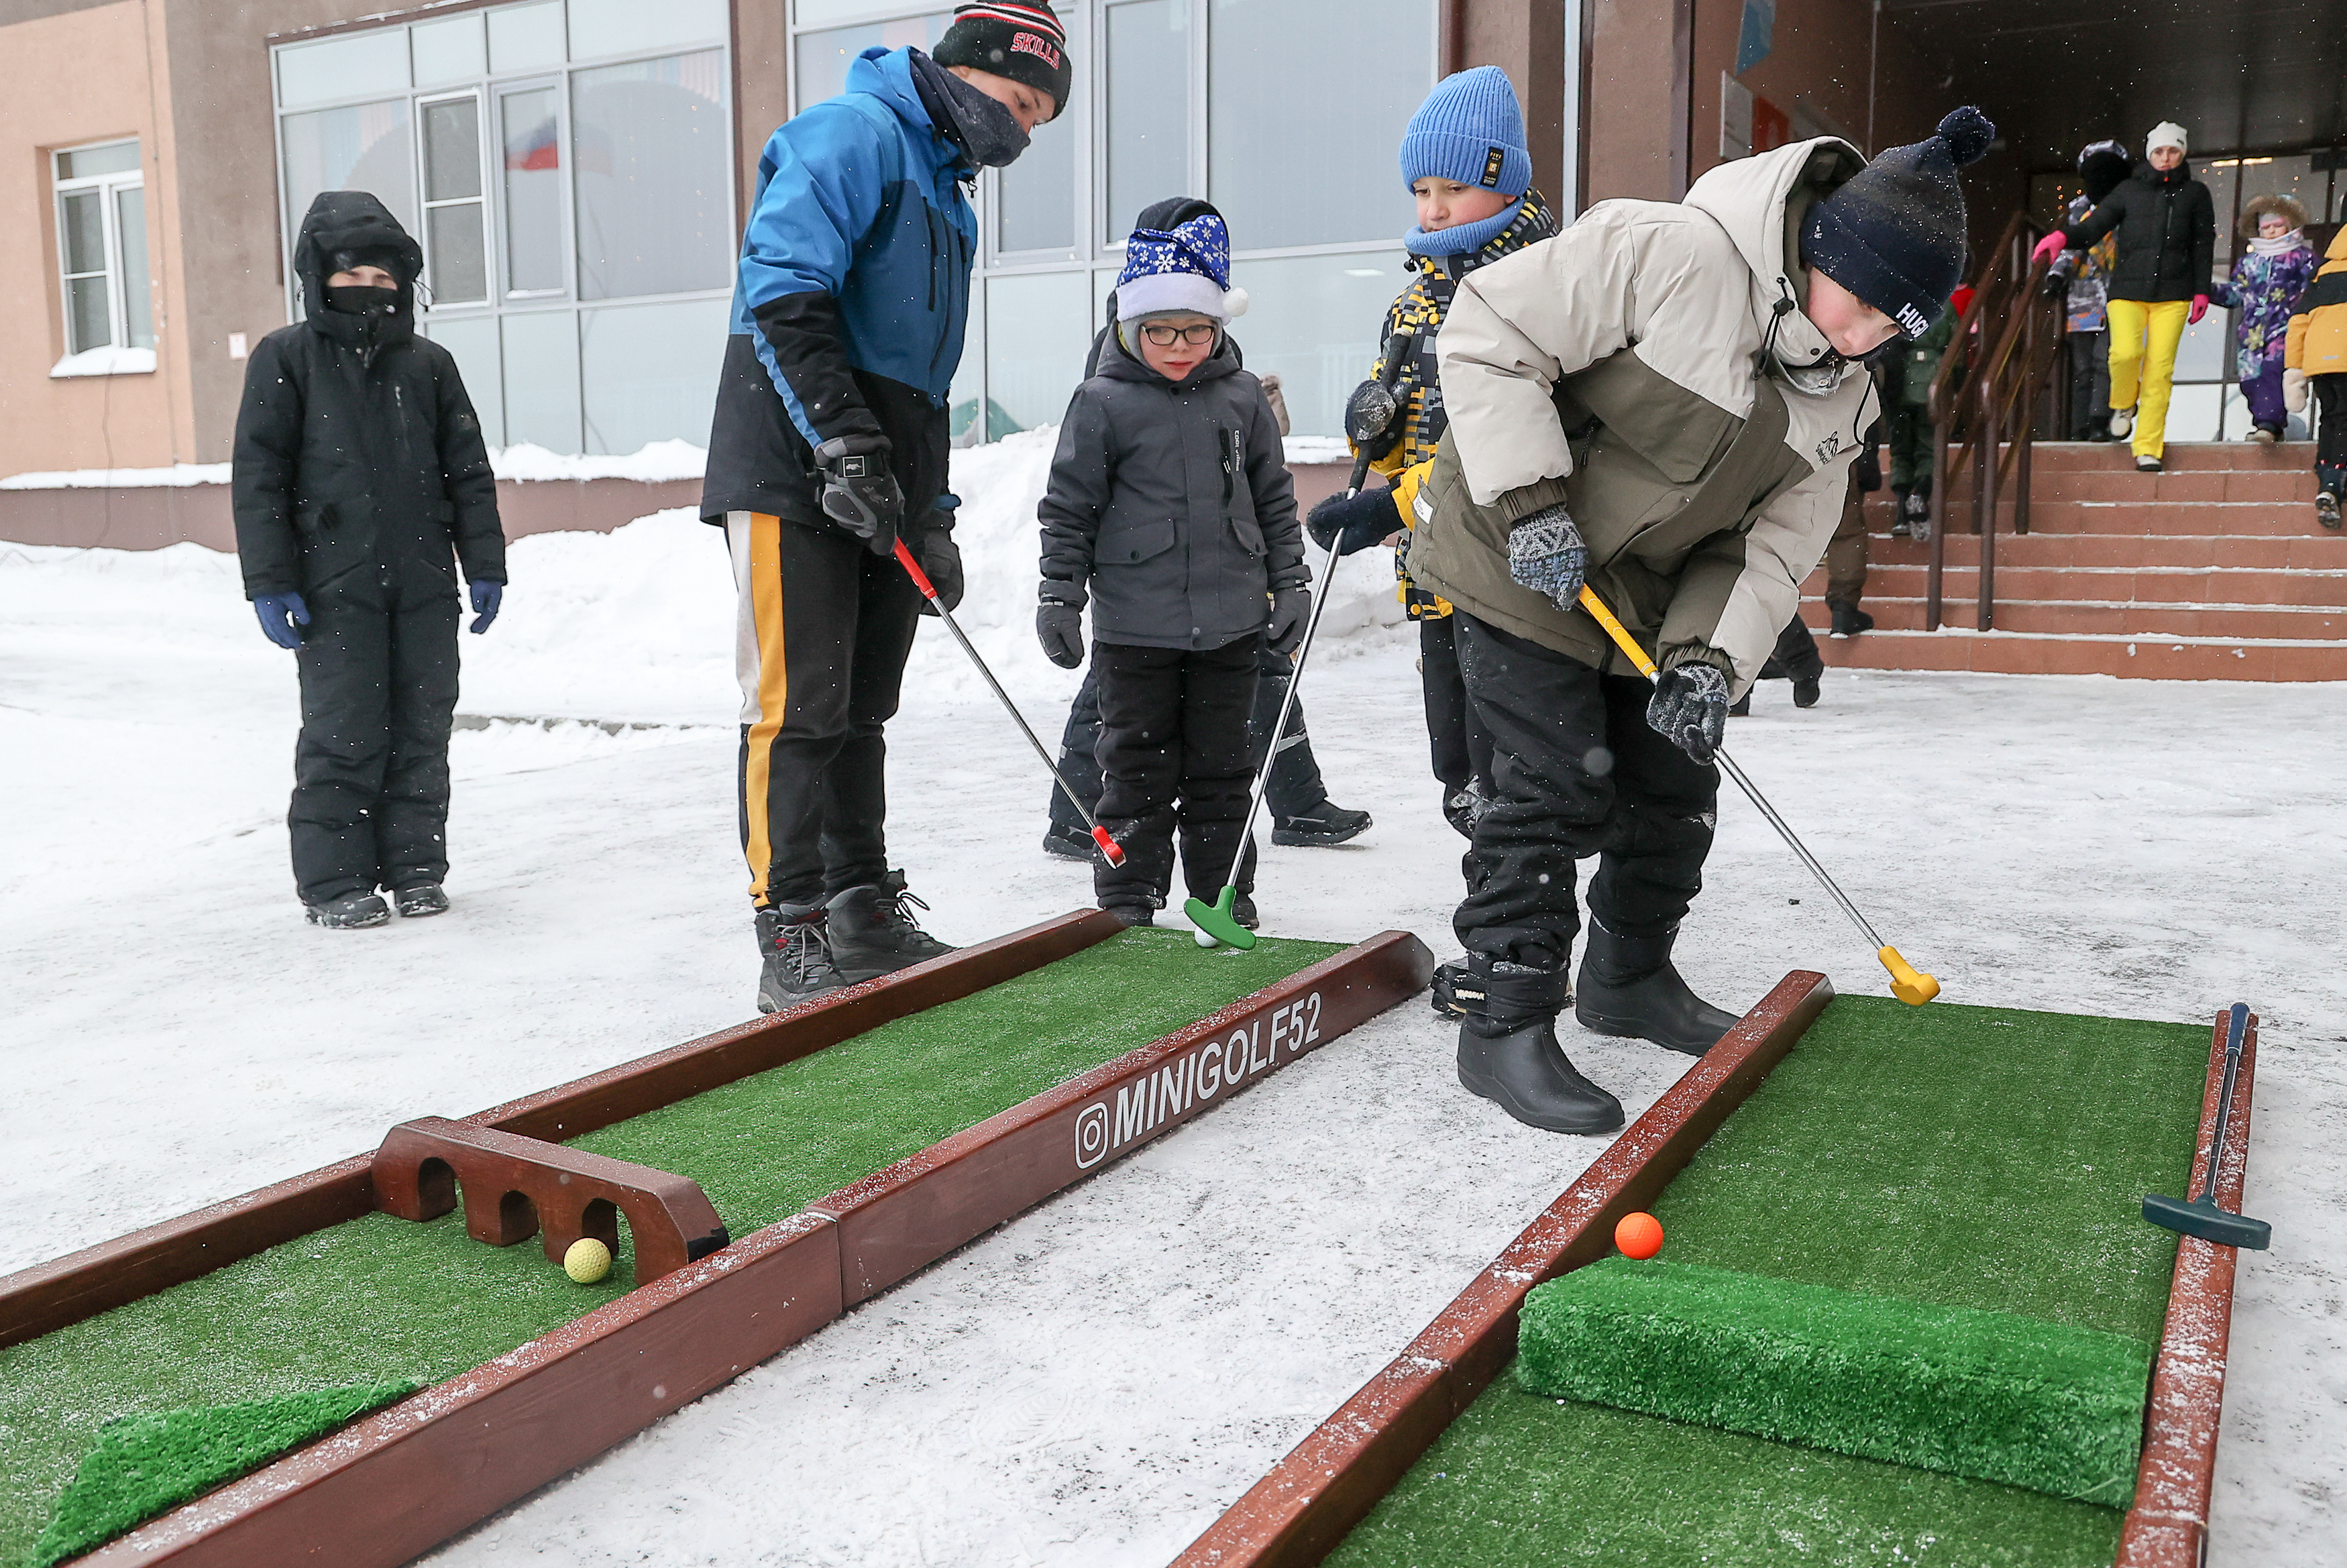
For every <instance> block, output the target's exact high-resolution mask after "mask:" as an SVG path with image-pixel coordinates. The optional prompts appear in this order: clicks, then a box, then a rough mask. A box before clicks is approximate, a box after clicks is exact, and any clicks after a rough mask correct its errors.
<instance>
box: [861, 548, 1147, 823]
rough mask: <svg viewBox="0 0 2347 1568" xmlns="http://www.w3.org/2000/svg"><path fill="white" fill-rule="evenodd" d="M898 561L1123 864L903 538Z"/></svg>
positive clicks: (1063, 791)
mask: <svg viewBox="0 0 2347 1568" xmlns="http://www.w3.org/2000/svg"><path fill="white" fill-rule="evenodd" d="M897 565H899V566H901V567H903V568H904V569H905V571H906V575H907V576H909V577H910V578H911V579H913V586H914V587H915V588H917V589H920V590H921V597H922V598H923V599H926V600H928V601H929V608H930V609H931V610H936V611H937V612H938V620H942V621H944V622H945V623H946V630H948V631H950V632H952V633H953V640H954V641H956V642H958V643H960V644H961V651H963V652H964V653H967V654H969V661H970V662H971V663H972V664H975V665H977V666H978V672H979V674H981V675H983V676H985V677H986V683H987V684H988V685H989V686H991V687H993V688H994V694H995V695H996V696H997V697H999V698H1000V699H1001V700H1002V706H1003V710H1004V712H1008V713H1009V714H1010V717H1011V720H1012V722H1014V723H1017V724H1018V726H1019V733H1020V734H1022V735H1024V736H1026V737H1027V743H1028V744H1029V745H1030V746H1032V747H1034V748H1035V754H1036V755H1037V756H1039V757H1040V758H1042V759H1043V765H1044V766H1045V767H1047V768H1049V769H1051V777H1052V778H1053V779H1054V780H1055V781H1056V782H1057V783H1058V784H1059V786H1060V793H1061V794H1064V795H1066V796H1067V797H1068V804H1070V805H1072V806H1074V807H1075V808H1076V810H1077V811H1078V812H1079V813H1081V815H1082V816H1083V819H1084V825H1086V826H1087V827H1089V828H1091V829H1092V842H1093V843H1094V844H1097V845H1100V852H1101V853H1102V855H1103V856H1107V857H1108V863H1109V864H1110V865H1111V866H1122V865H1123V864H1124V850H1123V848H1122V846H1121V845H1119V844H1118V843H1117V841H1116V840H1115V839H1113V838H1111V837H1110V836H1109V835H1108V829H1107V828H1105V827H1102V825H1100V824H1099V823H1097V822H1095V821H1093V820H1092V813H1091V812H1090V811H1088V810H1086V809H1085V807H1084V803H1083V802H1082V801H1081V800H1078V799H1077V798H1076V792H1075V791H1074V790H1071V789H1070V788H1069V787H1068V781H1067V780H1066V779H1064V778H1061V776H1060V764H1057V763H1055V762H1053V761H1052V760H1051V753H1049V752H1047V751H1045V750H1044V749H1043V743H1042V742H1040V741H1039V740H1037V739H1036V738H1035V732H1034V731H1033V730H1031V729H1030V728H1029V727H1028V725H1027V719H1026V715H1024V714H1022V713H1021V712H1019V704H1018V703H1016V702H1012V701H1011V700H1010V692H1006V691H1004V690H1003V689H1002V682H999V681H997V680H996V679H995V678H994V671H991V670H989V669H988V668H987V667H986V661H985V660H983V659H981V658H979V654H978V650H977V649H975V648H973V647H971V646H970V641H969V638H967V637H965V636H963V635H962V630H961V627H960V626H959V625H958V624H957V623H956V622H955V620H954V618H953V611H952V610H948V609H947V608H946V606H945V600H941V599H939V598H938V587H937V584H935V583H933V582H931V581H930V580H929V574H928V572H925V571H923V570H922V569H921V563H920V562H919V561H917V560H915V559H913V552H912V551H910V550H908V549H907V548H905V541H904V540H902V539H898V540H897Z"/></svg>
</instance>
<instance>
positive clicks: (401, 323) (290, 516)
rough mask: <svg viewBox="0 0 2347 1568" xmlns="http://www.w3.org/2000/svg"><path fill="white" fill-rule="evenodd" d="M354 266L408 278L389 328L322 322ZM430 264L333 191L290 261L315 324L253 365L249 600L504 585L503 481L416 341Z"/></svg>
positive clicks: (426, 349)
mask: <svg viewBox="0 0 2347 1568" xmlns="http://www.w3.org/2000/svg"><path fill="white" fill-rule="evenodd" d="M361 263H371V264H373V265H375V266H380V267H384V268H385V269H387V270H388V271H389V272H391V273H392V274H393V275H394V276H395V277H396V278H397V279H398V280H399V287H398V290H397V291H396V292H397V303H396V304H395V306H394V308H393V309H392V311H391V312H390V313H388V314H384V315H374V316H363V315H358V314H354V313H351V312H348V311H337V310H332V309H329V308H328V306H327V301H326V279H327V278H328V277H329V276H330V275H331V274H333V273H334V272H341V271H345V270H347V269H348V268H349V267H351V266H354V265H358V264H361ZM423 266H424V252H423V251H422V250H421V249H420V248H419V247H418V246H417V245H416V243H415V241H414V240H413V239H411V238H410V237H409V236H408V233H407V231H405V229H402V228H401V227H400V225H399V220H397V219H395V218H394V217H393V216H392V215H391V213H390V212H389V211H388V210H385V209H384V205H383V203H382V202H380V201H378V200H375V199H374V197H373V196H370V195H368V194H367V193H366V192H364V191H362V190H329V191H326V192H324V193H323V195H321V196H320V197H319V198H318V199H317V200H315V201H313V202H312V203H311V204H310V211H309V215H308V216H307V217H305V218H304V219H303V220H302V232H301V236H300V238H299V239H298V240H297V241H295V244H294V249H293V270H294V273H295V275H296V277H297V278H298V280H299V281H300V282H301V285H302V303H303V306H304V309H305V312H306V316H307V319H306V320H303V321H301V322H297V323H293V324H292V325H291V326H284V327H280V328H278V329H277V330H276V331H275V332H273V333H270V334H269V335H268V336H267V337H265V338H263V339H261V342H260V343H258V344H256V345H255V346H254V348H253V352H252V357H251V360H250V361H248V362H247V364H246V367H245V375H244V401H243V403H242V405H241V407H240V408H239V409H238V411H237V419H236V446H235V466H234V471H233V475H232V483H231V501H232V505H233V507H234V509H235V514H236V538H237V552H238V557H239V564H240V565H241V568H242V569H243V574H244V587H245V596H246V597H247V598H249V599H257V598H259V597H261V595H263V594H276V593H301V594H304V595H318V594H340V595H343V596H346V597H349V598H352V599H354V600H364V601H367V602H388V601H390V600H393V599H396V598H400V597H404V596H406V595H411V594H417V593H423V594H433V593H439V592H447V593H449V594H451V595H453V594H454V592H455V590H456V570H455V567H456V559H452V557H453V558H461V559H462V561H463V563H464V568H465V576H466V579H467V580H470V581H475V582H503V581H504V580H505V579H506V559H505V532H504V529H503V528H502V527H501V525H500V524H499V522H498V518H497V477H496V476H495V475H494V474H493V473H492V472H491V470H490V467H489V455H488V450H487V446H486V445H485V444H484V443H483V441H482V438H481V424H480V420H479V418H478V417H477V415H475V414H474V412H473V404H472V400H471V399H470V398H469V397H467V396H466V394H465V383H464V378H463V377H462V376H460V375H459V374H457V372H456V360H455V359H453V358H452V357H450V355H449V353H448V351H447V350H446V349H445V348H443V347H441V346H440V345H439V344H438V343H434V342H433V341H432V340H431V339H429V338H426V337H420V336H417V335H416V333H415V285H416V280H417V276H418V274H419V273H421V272H422V271H423Z"/></svg>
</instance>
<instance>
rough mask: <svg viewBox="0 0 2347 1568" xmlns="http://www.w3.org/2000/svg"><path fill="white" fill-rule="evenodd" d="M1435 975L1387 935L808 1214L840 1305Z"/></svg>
mask: <svg viewBox="0 0 2347 1568" xmlns="http://www.w3.org/2000/svg"><path fill="white" fill-rule="evenodd" d="M1433 974H1434V956H1433V955H1432V954H1431V953H1430V952H1428V951H1427V949H1426V946H1425V944H1423V943H1421V942H1420V941H1419V939H1418V938H1415V937H1413V936H1410V935H1409V934H1408V933H1407V932H1402V931H1388V932H1386V933H1384V934H1383V935H1382V936H1378V937H1373V938H1370V939H1369V940H1368V941H1366V942H1363V943H1362V944H1360V945H1359V946H1358V947H1355V948H1347V949H1346V950H1345V951H1343V952H1341V953H1337V954H1333V955H1331V956H1330V957H1328V958H1325V959H1323V960H1322V961H1321V962H1319V963H1317V964H1315V965H1313V966H1312V967H1311V968H1308V969H1304V970H1300V971H1299V972H1297V973H1296V974H1295V975H1292V976H1290V977H1289V978H1288V979H1285V980H1282V981H1280V982H1279V983H1278V984H1276V985H1272V986H1266V987H1265V988H1264V989H1261V990H1259V991H1256V992H1255V994H1254V995H1252V996H1249V997H1245V998H1242V999H1239V1000H1238V1001H1235V1002H1233V1003H1232V1004H1231V1005H1230V1006H1228V1007H1226V1008H1224V1009H1221V1010H1220V1011H1217V1012H1214V1013H1210V1014H1208V1015H1207V1016H1206V1017H1204V1018H1202V1019H1200V1020H1198V1021H1197V1022H1195V1023H1194V1024H1191V1025H1189V1026H1188V1027H1187V1028H1184V1029H1181V1030H1176V1031H1174V1032H1173V1033H1172V1034H1169V1035H1167V1036H1166V1037H1165V1038H1164V1039H1163V1040H1158V1041H1156V1042H1155V1043H1154V1044H1152V1045H1145V1046H1143V1047H1142V1048H1141V1049H1140V1050H1135V1051H1132V1052H1130V1053H1128V1054H1127V1055H1124V1056H1122V1057H1119V1058H1118V1059H1117V1060H1116V1061H1111V1062H1106V1063H1103V1064H1102V1065H1101V1066H1099V1067H1096V1068H1094V1069H1092V1071H1089V1072H1087V1073H1084V1074H1083V1075H1082V1076H1081V1077H1078V1078H1072V1079H1070V1080H1069V1081H1067V1082H1065V1083H1063V1084H1061V1085H1060V1087H1059V1088H1057V1089H1052V1090H1047V1091H1044V1092H1043V1093H1041V1094H1039V1095H1037V1096H1035V1097H1034V1098H1033V1099H1032V1100H1030V1101H1028V1102H1026V1103H1024V1104H1022V1105H1016V1106H1013V1107H1011V1108H1010V1110H1008V1111H1005V1112H1002V1113H1001V1114H1000V1115H999V1116H996V1117H993V1118H991V1119H989V1120H988V1121H985V1122H979V1124H978V1125H977V1126H975V1127H972V1128H970V1129H969V1130H968V1131H967V1132H957V1133H955V1134H954V1135H953V1136H952V1137H950V1138H948V1139H946V1140H945V1141H944V1142H942V1143H935V1144H932V1145H931V1146H930V1147H928V1148H927V1149H924V1150H922V1151H921V1152H920V1153H917V1154H915V1155H912V1156H911V1157H910V1158H907V1159H904V1160H900V1161H898V1162H897V1163H896V1164H893V1165H891V1166H889V1167H888V1168H887V1170H885V1171H876V1172H875V1173H872V1174H871V1175H869V1176H866V1177H865V1178H864V1180H862V1181H860V1182H857V1183H855V1184H853V1185H850V1186H846V1187H843V1188H841V1189H840V1190H839V1191H838V1192H836V1193H834V1194H831V1195H830V1196H829V1197H827V1198H825V1199H823V1200H822V1201H821V1202H819V1203H816V1204H812V1205H810V1210H809V1212H810V1213H815V1214H827V1215H829V1216H830V1217H831V1218H832V1219H834V1220H836V1221H837V1222H838V1224H839V1237H840V1240H839V1257H840V1267H841V1269H842V1270H843V1271H844V1272H843V1278H842V1285H841V1289H842V1293H843V1295H844V1296H845V1297H846V1301H847V1304H848V1305H849V1306H851V1307H853V1306H855V1305H856V1303H857V1302H859V1301H865V1300H868V1299H870V1298H871V1297H872V1296H876V1295H878V1294H879V1293H880V1292H881V1291H883V1290H886V1289H887V1288H888V1287H889V1286H892V1285H895V1284H897V1282H898V1281H899V1280H902V1279H904V1278H906V1277H907V1276H909V1275H911V1274H914V1273H915V1272H917V1271H918V1270H920V1269H923V1268H926V1267H928V1266H929V1265H930V1264H931V1263H934V1262H935V1261H937V1260H938V1258H940V1257H943V1256H944V1255H946V1254H947V1253H948V1252H951V1251H952V1250H953V1249H954V1248H955V1247H958V1246H959V1245H962V1244H963V1243H964V1242H967V1241H969V1240H970V1239H971V1238H972V1237H974V1236H978V1235H984V1234H985V1233H986V1232H987V1231H989V1230H991V1229H992V1228H993V1227H995V1226H996V1225H1000V1224H1002V1223H1003V1222H1004V1221H1005V1220H1008V1219H1010V1217H1011V1216H1012V1215H1014V1214H1019V1213H1020V1212H1021V1211H1023V1210H1025V1209H1028V1208H1030V1207H1031V1206H1033V1205H1034V1204H1038V1203H1040V1202H1041V1201H1042V1200H1043V1199H1045V1198H1047V1197H1049V1196H1051V1194H1053V1193H1056V1192H1059V1191H1060V1190H1061V1189H1062V1188H1064V1187H1067V1186H1070V1185H1071V1184H1074V1183H1076V1182H1078V1181H1081V1179H1082V1178H1084V1177H1085V1176H1088V1175H1090V1174H1092V1172H1093V1171H1095V1170H1098V1169H1100V1168H1102V1166H1104V1165H1106V1164H1107V1163H1110V1162H1112V1161H1113V1160H1117V1159H1121V1158H1122V1157H1123V1156H1124V1155H1126V1154H1128V1153H1132V1152H1133V1150H1134V1149H1137V1148H1139V1147H1140V1146H1141V1145H1142V1144H1143V1143H1146V1142H1148V1141H1149V1140H1150V1139H1153V1138H1155V1137H1158V1136H1160V1135H1161V1134H1163V1133H1164V1132H1170V1131H1171V1130H1173V1128H1175V1127H1178V1126H1180V1125H1181V1124H1182V1123H1183V1122H1187V1121H1189V1120H1190V1119H1191V1118H1192V1117H1194V1116H1197V1115H1199V1114H1201V1113H1202V1112H1205V1111H1206V1110H1208V1109H1210V1108H1211V1106H1213V1105H1214V1104H1216V1103H1219V1102H1220V1101H1221V1100H1224V1099H1227V1098H1228V1097H1229V1092H1235V1091H1237V1090H1239V1089H1242V1088H1245V1086H1246V1085H1247V1084H1250V1083H1253V1082H1254V1081H1255V1080H1256V1079H1257V1078H1258V1077H1260V1076H1262V1075H1263V1074H1265V1073H1267V1072H1271V1071H1275V1070H1276V1069H1278V1068H1281V1067H1285V1066H1286V1065H1287V1064H1288V1063H1289V1062H1291V1061H1295V1060H1296V1058H1297V1057H1299V1056H1301V1055H1303V1054H1304V1053H1305V1052H1307V1051H1308V1050H1316V1049H1317V1048H1318V1047H1319V1046H1320V1045H1321V1044H1322V1043H1324V1042H1326V1041H1327V1040H1333V1039H1335V1038H1336V1037H1337V1035H1340V1034H1342V1033H1344V1032H1345V1031H1346V1030H1349V1029H1351V1028H1352V1027H1353V1026H1354V1025H1356V1024H1358V1023H1361V1022H1364V1021H1365V1020H1368V1019H1371V1018H1374V1017H1376V1016H1377V1015H1378V1013H1381V1012H1383V1011H1385V1010H1386V1009H1388V1008H1389V1007H1391V1006H1393V1005H1394V1004H1395V1003H1396V1002H1398V1001H1399V1000H1401V999H1403V998H1404V997H1409V996H1415V995H1417V994H1418V993H1419V991H1421V990H1424V989H1426V985H1427V982H1428V980H1430V979H1432V977H1433ZM1242 1055H1244V1057H1245V1061H1247V1063H1248V1065H1247V1067H1246V1069H1245V1071H1243V1072H1241V1073H1238V1074H1236V1075H1235V1076H1234V1075H1233V1074H1232V1073H1231V1071H1230V1069H1229V1066H1228V1064H1229V1062H1230V1061H1233V1060H1234V1059H1237V1058H1239V1057H1241V1056H1242ZM1226 1090H1227V1091H1229V1092H1225V1091H1226Z"/></svg>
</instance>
